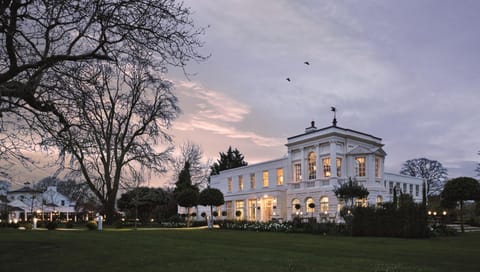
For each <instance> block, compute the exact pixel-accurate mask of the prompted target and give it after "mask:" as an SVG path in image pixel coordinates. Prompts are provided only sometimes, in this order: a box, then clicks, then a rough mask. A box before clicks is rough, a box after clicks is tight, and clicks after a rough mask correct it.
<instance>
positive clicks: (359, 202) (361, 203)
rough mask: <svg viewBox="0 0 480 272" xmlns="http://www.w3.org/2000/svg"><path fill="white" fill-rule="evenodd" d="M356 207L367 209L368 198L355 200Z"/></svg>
mask: <svg viewBox="0 0 480 272" xmlns="http://www.w3.org/2000/svg"><path fill="white" fill-rule="evenodd" d="M355 206H356V207H367V198H365V197H364V198H357V199H356V200H355Z"/></svg>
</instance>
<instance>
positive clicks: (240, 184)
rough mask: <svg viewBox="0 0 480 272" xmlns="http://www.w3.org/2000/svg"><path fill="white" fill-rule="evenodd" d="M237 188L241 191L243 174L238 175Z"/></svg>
mask: <svg viewBox="0 0 480 272" xmlns="http://www.w3.org/2000/svg"><path fill="white" fill-rule="evenodd" d="M238 190H239V191H243V176H238Z"/></svg>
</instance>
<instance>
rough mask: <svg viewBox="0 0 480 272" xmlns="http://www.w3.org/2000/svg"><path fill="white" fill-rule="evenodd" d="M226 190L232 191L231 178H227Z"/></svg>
mask: <svg viewBox="0 0 480 272" xmlns="http://www.w3.org/2000/svg"><path fill="white" fill-rule="evenodd" d="M227 191H228V192H232V178H228V182H227Z"/></svg>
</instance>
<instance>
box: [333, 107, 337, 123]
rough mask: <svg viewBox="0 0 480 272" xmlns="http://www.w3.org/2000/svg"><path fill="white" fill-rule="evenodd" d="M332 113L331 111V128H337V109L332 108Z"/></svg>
mask: <svg viewBox="0 0 480 272" xmlns="http://www.w3.org/2000/svg"><path fill="white" fill-rule="evenodd" d="M332 111H333V122H332V124H333V126H334V127H336V126H337V109H336V108H335V107H332Z"/></svg>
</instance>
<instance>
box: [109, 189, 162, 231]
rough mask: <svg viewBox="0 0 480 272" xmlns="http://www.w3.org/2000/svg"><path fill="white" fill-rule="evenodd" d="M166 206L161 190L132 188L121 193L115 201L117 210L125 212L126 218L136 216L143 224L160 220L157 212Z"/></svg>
mask: <svg viewBox="0 0 480 272" xmlns="http://www.w3.org/2000/svg"><path fill="white" fill-rule="evenodd" d="M166 204H167V197H166V195H165V192H164V191H163V190H162V189H161V188H148V187H137V188H134V189H132V190H130V191H128V192H126V193H123V194H122V195H121V196H120V198H119V199H118V201H117V206H118V208H119V209H120V210H121V211H124V212H126V214H127V217H128V218H133V219H135V218H136V217H137V216H138V218H139V219H140V221H141V222H143V223H147V222H149V221H150V219H155V220H158V219H160V213H159V210H160V208H161V207H163V206H164V205H166Z"/></svg>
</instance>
